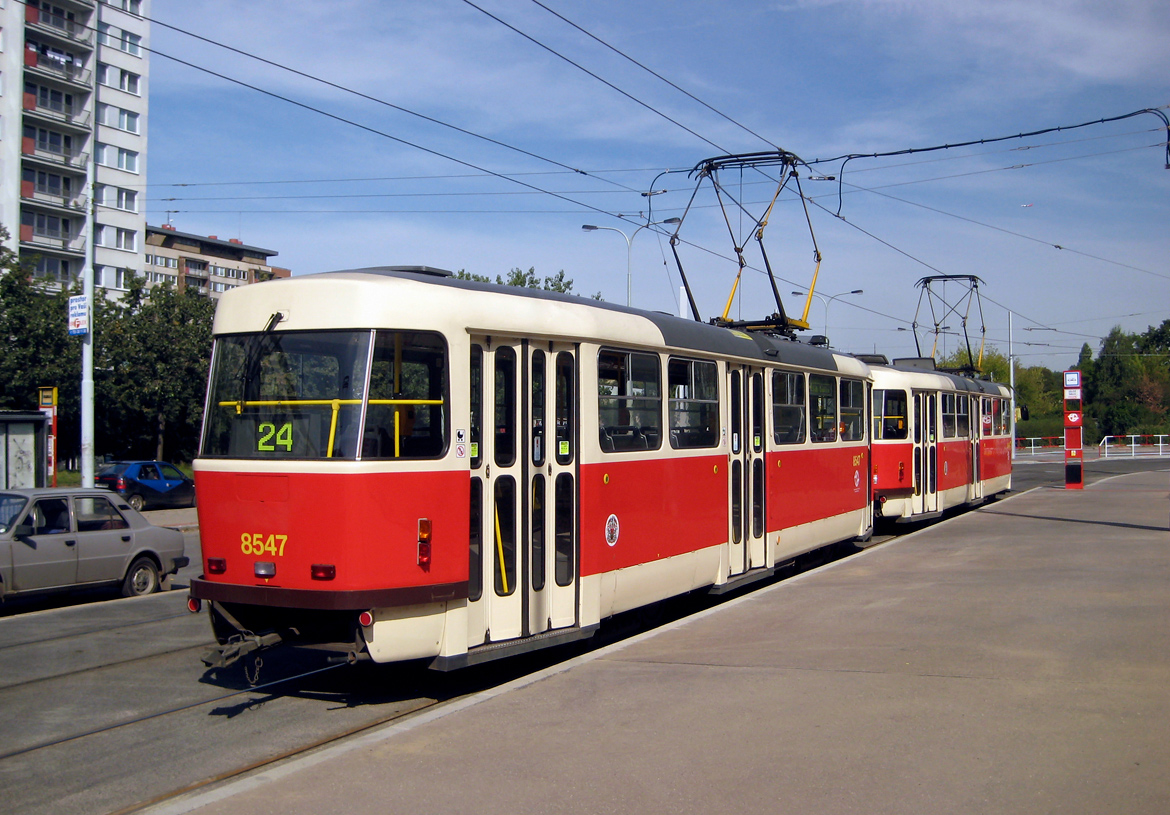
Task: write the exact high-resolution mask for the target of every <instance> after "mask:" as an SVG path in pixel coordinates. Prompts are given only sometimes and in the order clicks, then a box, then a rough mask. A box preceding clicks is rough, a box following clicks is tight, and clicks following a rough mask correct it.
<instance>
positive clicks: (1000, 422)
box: [991, 399, 1011, 436]
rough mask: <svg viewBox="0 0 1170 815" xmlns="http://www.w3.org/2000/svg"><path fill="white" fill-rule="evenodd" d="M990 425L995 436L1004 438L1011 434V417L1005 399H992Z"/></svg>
mask: <svg viewBox="0 0 1170 815" xmlns="http://www.w3.org/2000/svg"><path fill="white" fill-rule="evenodd" d="M991 401H992V420H991V421H992V425H993V426H994V427H995V435H997V436H1006V435H1008V433H1010V432H1011V416H1010V413H1009V409H1008V400H1007V399H992V400H991Z"/></svg>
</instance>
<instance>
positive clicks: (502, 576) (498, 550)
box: [494, 506, 509, 594]
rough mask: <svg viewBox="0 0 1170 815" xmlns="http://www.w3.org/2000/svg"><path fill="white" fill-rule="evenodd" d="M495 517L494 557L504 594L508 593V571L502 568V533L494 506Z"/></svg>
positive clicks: (497, 511)
mask: <svg viewBox="0 0 1170 815" xmlns="http://www.w3.org/2000/svg"><path fill="white" fill-rule="evenodd" d="M494 510H495V511H494V514H495V518H496V556H497V557H496V559H497V560H498V561H499V562H500V584H501V585H502V587H503V589H504V592H503V593H504V594H508V593H509V592H508V572H507V570H505V569H504V535H503V533H502V532H501V531H500V508H499V507H498V506H497V507H495V508H494Z"/></svg>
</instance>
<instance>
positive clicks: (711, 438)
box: [666, 358, 719, 449]
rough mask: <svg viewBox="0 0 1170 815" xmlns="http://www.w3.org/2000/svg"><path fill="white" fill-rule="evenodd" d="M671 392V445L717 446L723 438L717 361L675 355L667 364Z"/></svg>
mask: <svg viewBox="0 0 1170 815" xmlns="http://www.w3.org/2000/svg"><path fill="white" fill-rule="evenodd" d="M666 387H667V391H668V393H669V395H670V446H671V447H674V448H676V449H680V448H687V447H714V446H715V445H716V444H717V443H718V441H719V429H718V428H719V377H718V369H717V367H716V365H715V363H714V362H704V361H701V360H693V359H673V358H672V359H671V360H670V362H669V363H668V364H667V368H666Z"/></svg>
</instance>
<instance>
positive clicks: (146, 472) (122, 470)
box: [94, 461, 195, 512]
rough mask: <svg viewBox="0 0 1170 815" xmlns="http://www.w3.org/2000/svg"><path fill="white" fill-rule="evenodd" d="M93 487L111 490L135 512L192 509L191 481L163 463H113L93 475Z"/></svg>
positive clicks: (193, 484)
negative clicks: (178, 508) (179, 508)
mask: <svg viewBox="0 0 1170 815" xmlns="http://www.w3.org/2000/svg"><path fill="white" fill-rule="evenodd" d="M94 485H95V486H98V487H105V488H106V489H108V490H113V491H114V492H116V493H118V495H121V496H122V497H123V498H125V499H126V500H127V501H129V502H130V506H132V507H134V508H135V509H136V510H138V511H139V512H141V511H142V510H144V509H169V508H172V507H193V506H195V482H194V481H192V480H191V479H190V478H188V477H187V476H185V475H183V473H182V472H181V471H180V470H179V468H178V467H176V466H175V465H173V464H167V463H166V462H165V461H115V462H113V463H111V464H109V465H107V466H106V467H105V468H103V469H102V471H101V472H99V473H98V474H97V477H96V478H95V479H94Z"/></svg>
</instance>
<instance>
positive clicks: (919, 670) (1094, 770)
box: [151, 471, 1170, 815]
mask: <svg viewBox="0 0 1170 815" xmlns="http://www.w3.org/2000/svg"><path fill="white" fill-rule="evenodd" d="M1168 525H1170V473H1168V472H1166V471H1163V472H1156V473H1143V474H1136V475H1129V476H1124V477H1119V478H1115V479H1110V480H1106V481H1102V482H1100V483H1098V484H1096V485H1094V486H1092V487H1090V488H1088V489H1086V490H1084V491H1066V490H1063V489H1038V490H1033V491H1031V492H1029V493H1024V494H1022V495H1019V496H1016V497H1013V498H1011V499H1009V500H1005V501H1002V502H999V503H994V504H990V505H988V506H986V507H984V508H983V509H980V510H978V511H975V512H971V513H967V514H965V515H963V516H961V517H958V518H956V519H953V520H950V521H948V522H945V523H942V524H939V525H936V526H934V527H931V528H929V529H926V530H924V531H922V532H919V533H916V534H913V535H909V536H906V537H903V538H899V539H897V540H896V541H893V542H891V543H888V544H883V545H880V546H876V547H874V548H872V549H869V550H867V551H866V552H864V553H862V554H860V555H858V556H856V557H853V558H850V559H847V560H844V561H838V562H836V563H833V564H830V565H828V566H826V567H823V568H821V569H818V570H815V571H812V572H808V573H806V574H803V575H801V576H799V577H796V578H793V579H791V580H788V581H785V582H782V583H779V584H776V585H774V586H771V587H769V588H766V589H764V590H761V591H758V592H756V593H753V594H751V595H749V596H746V597H743V598H740V599H738V600H735V601H732V602H729V603H727V604H724V605H722V606H719V607H718V608H715V609H713V610H711V611H709V612H707V613H704V614H701V615H698V616H696V617H691V618H689V619H687V620H685V621H681V622H679V623H675V624H672V625H670V626H667V627H665V628H661V629H658V630H656V631H653V632H650V633H649V634H645V635H642V636H640V637H637V638H635V639H633V640H629V641H626V642H624V643H621V644H619V645H616V646H612V647H610V648H607V649H604V650H602V651H599V652H597V653H594V654H590V655H589V656H586V657H581V658H579V659H577V660H573V661H571V662H570V663H567V664H564V665H561V666H558V667H557V668H554V669H551V670H549V671H546V672H544V673H542V674H540V675H538V676H535V677H527V678H525V679H522V680H518V681H517V682H514V683H512V684H511V685H508V686H504V687H502V688H499V689H495V690H493V691H490V692H486V693H483V694H480V695H478V696H475V697H472V698H469V699H466V700H461V701H459V702H456V703H452V704H450V705H447V706H445V707H442V708H439V709H436V710H435V711H432V712H430V713H428V714H425V715H423V716H421V717H419V718H416V719H414V720H412V721H410V722H407V723H404V724H401V725H396V726H390V727H387V728H384V729H381V730H378V731H375V732H371V733H368V734H365V735H364V736H362V737H359V738H355V739H352V740H349V741H347V742H345V743H343V744H339V745H336V746H333V747H331V748H327V749H323V750H321V751H320V752H318V753H316V754H313V755H311V756H307V757H303V758H300V759H295V760H291V761H289V762H288V763H286V764H284V765H281V766H279V767H275V768H269V769H267V770H265V771H263V772H260V773H258V774H256V775H254V776H252V777H248V778H244V779H241V780H237V781H235V782H231V783H228V784H226V785H225V786H223V787H221V788H219V789H218V790H214V791H212V792H206V793H201V794H197V795H195V796H193V797H191V798H189V799H187V800H186V801H181V802H173V803H171V804H168V805H165V806H161V807H157V808H155V809H154V810H151V811H152V812H154V813H164V812H165V813H181V812H197V813H200V815H227V814H228V813H232V814H235V813H249V815H260V814H261V813H281V815H302V814H303V815H308V814H309V813H320V812H328V811H343V812H346V813H348V814H349V815H365V814H366V813H369V815H374V813H378V815H382V813H387V812H426V813H428V815H434V814H435V813H467V812H474V813H477V815H492V814H494V813H500V815H505V814H506V815H515V813H530V812H549V813H553V812H555V813H589V815H598V814H599V813H622V815H631V814H633V813H672V815H674V814H675V813H722V812H751V813H757V812H758V813H817V815H834V814H835V813H865V815H880V814H881V813H891V814H892V813H897V815H915V814H917V813H921V814H922V815H940V814H941V813H981V814H982V813H1028V815H1035V813H1060V815H1070V813H1085V814H1086V815H1089V814H1090V813H1091V815H1101V813H1110V814H1111V815H1113V814H1115V813H1142V814H1143V815H1145V814H1147V813H1148V815H1164V814H1165V813H1167V812H1170V529H1168Z"/></svg>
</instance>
